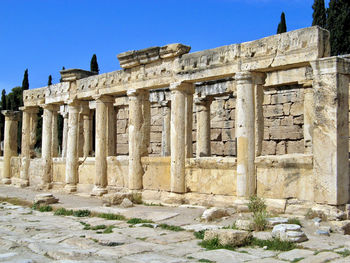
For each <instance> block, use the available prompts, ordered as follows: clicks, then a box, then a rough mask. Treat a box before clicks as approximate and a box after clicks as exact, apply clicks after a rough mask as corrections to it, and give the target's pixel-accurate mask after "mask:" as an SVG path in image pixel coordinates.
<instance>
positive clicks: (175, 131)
mask: <svg viewBox="0 0 350 263" xmlns="http://www.w3.org/2000/svg"><path fill="white" fill-rule="evenodd" d="M192 89H193V85H192V84H190V83H179V82H178V83H172V84H171V85H170V91H171V168H170V175H171V179H170V180H171V181H170V190H171V192H174V193H184V192H185V190H186V188H185V158H186V145H185V143H186V136H184V134H186V119H187V118H184V116H187V114H186V99H187V95H188V92H187V91H188V90H192Z"/></svg>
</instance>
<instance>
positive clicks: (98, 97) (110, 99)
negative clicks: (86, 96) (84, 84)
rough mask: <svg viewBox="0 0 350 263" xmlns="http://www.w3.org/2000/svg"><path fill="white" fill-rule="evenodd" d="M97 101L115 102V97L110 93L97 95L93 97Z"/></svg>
mask: <svg viewBox="0 0 350 263" xmlns="http://www.w3.org/2000/svg"><path fill="white" fill-rule="evenodd" d="M92 98H93V99H94V100H95V101H96V102H97V103H99V102H103V103H114V101H115V98H114V97H113V96H108V95H101V94H99V95H95V96H93V97H92Z"/></svg>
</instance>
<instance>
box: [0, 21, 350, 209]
mask: <svg viewBox="0 0 350 263" xmlns="http://www.w3.org/2000/svg"><path fill="white" fill-rule="evenodd" d="M189 51H190V47H188V46H185V45H182V44H170V45H166V46H163V47H151V48H146V49H142V50H137V51H128V52H125V53H122V54H119V55H118V59H119V62H120V66H121V68H122V69H121V70H118V71H113V72H110V73H105V74H100V75H96V74H95V73H93V72H90V71H85V70H81V69H68V70H63V71H61V76H62V82H61V83H58V84H54V85H50V86H48V87H43V88H37V89H31V90H27V91H25V92H24V95H23V100H24V107H22V108H21V111H22V123H23V124H22V147H21V153H20V154H19V155H18V154H17V129H18V128H17V127H18V120H19V118H20V117H21V116H20V113H19V112H11V111H3V114H4V115H5V131H4V135H5V141H4V156H3V158H1V161H0V162H1V163H2V165H0V167H1V168H0V171H1V178H2V183H3V184H14V185H18V186H21V187H26V186H35V187H40V188H42V189H47V188H54V189H64V190H65V191H68V192H76V191H78V192H85V193H91V194H93V195H98V196H100V195H103V194H105V193H107V192H116V191H126V190H127V191H134V192H139V193H141V194H142V198H143V200H156V201H158V202H167V203H190V204H206V205H230V204H232V203H235V202H240V200H244V199H246V198H248V197H249V196H251V195H254V194H257V195H258V196H261V197H264V198H265V199H268V200H275V201H276V202H281V203H283V204H284V205H285V204H286V202H288V200H294V202H295V200H296V201H298V202H299V201H300V202H312V203H318V204H329V205H337V206H341V205H345V204H347V203H348V202H349V190H350V189H349V186H350V181H349V117H348V115H349V102H348V101H349V99H348V98H349V94H348V90H349V80H350V79H349V76H350V56H337V57H330V46H329V33H328V31H326V30H324V29H322V28H320V27H310V28H305V29H300V30H296V31H291V32H287V33H283V34H279V35H274V36H269V37H266V38H263V39H259V40H255V41H251V42H246V43H241V44H232V45H228V46H222V47H218V48H215V49H209V50H204V51H199V52H194V53H189ZM39 108H42V109H43V125H42V150H41V156H38V155H37V154H36V153H35V151H34V150H35V149H34V145H35V143H36V127H37V119H38V112H39ZM58 114H61V115H62V116H63V118H64V127H63V140H62V145H60V146H59V141H58V126H57V118H58ZM93 123H95V124H93ZM93 127H95V128H94V129H93ZM93 130H95V132H93ZM272 202H273V201H272Z"/></svg>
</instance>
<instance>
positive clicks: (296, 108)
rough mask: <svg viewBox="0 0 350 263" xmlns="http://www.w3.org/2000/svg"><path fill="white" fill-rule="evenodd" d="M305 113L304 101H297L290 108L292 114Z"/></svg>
mask: <svg viewBox="0 0 350 263" xmlns="http://www.w3.org/2000/svg"><path fill="white" fill-rule="evenodd" d="M303 113H304V103H303V102H295V103H293V104H292V106H291V108H290V114H291V115H293V116H299V115H302V114H303Z"/></svg>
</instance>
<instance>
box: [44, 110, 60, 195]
mask: <svg viewBox="0 0 350 263" xmlns="http://www.w3.org/2000/svg"><path fill="white" fill-rule="evenodd" d="M43 109H44V115H43V127H42V144H41V159H42V161H43V178H42V184H43V186H44V187H47V188H50V187H51V183H52V178H51V165H52V119H53V118H52V115H53V112H54V111H56V110H57V107H56V106H55V105H43Z"/></svg>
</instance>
